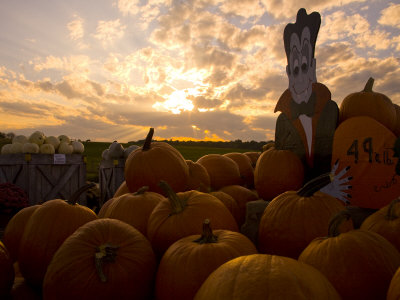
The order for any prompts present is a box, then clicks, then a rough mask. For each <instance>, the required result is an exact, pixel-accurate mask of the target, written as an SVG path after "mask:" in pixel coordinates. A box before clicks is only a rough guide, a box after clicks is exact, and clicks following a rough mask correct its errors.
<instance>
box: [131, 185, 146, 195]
mask: <svg viewBox="0 0 400 300" xmlns="http://www.w3.org/2000/svg"><path fill="white" fill-rule="evenodd" d="M148 190H149V187H148V186H147V185H145V186H142V187H141V188H140V189H138V190H137V191H136V192H134V193H133V194H134V195H143V194H144V193H146V192H147V191H148Z"/></svg>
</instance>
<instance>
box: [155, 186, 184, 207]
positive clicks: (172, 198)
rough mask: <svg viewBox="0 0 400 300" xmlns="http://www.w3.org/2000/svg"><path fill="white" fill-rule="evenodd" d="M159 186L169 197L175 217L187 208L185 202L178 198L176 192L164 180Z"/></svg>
mask: <svg viewBox="0 0 400 300" xmlns="http://www.w3.org/2000/svg"><path fill="white" fill-rule="evenodd" d="M158 185H159V186H160V187H161V188H162V190H163V191H164V193H165V194H166V195H167V197H168V199H169V202H170V203H171V209H172V212H171V214H172V215H174V214H179V213H180V212H182V211H183V210H184V209H185V207H186V202H185V200H184V199H181V198H180V197H178V195H177V194H176V193H175V192H174V190H173V189H172V188H171V187H170V186H169V184H168V183H167V182H165V181H164V180H161V181H160V182H159V184H158Z"/></svg>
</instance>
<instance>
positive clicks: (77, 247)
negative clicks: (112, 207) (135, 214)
mask: <svg viewBox="0 0 400 300" xmlns="http://www.w3.org/2000/svg"><path fill="white" fill-rule="evenodd" d="M155 270H156V260H155V256H154V252H153V250H152V249H151V246H150V243H149V242H148V240H147V239H146V238H145V237H144V236H143V235H142V234H141V233H140V232H139V231H137V230H136V229H134V228H133V227H132V226H130V225H128V224H126V223H124V222H122V221H119V220H115V219H98V220H94V221H91V222H88V223H86V224H85V225H83V226H82V227H80V228H78V229H77V230H76V231H75V232H74V233H73V234H72V235H71V236H69V237H68V238H67V239H66V240H65V242H64V243H63V244H62V245H61V247H60V248H59V249H58V250H57V252H56V253H55V254H54V257H53V259H52V261H51V263H50V265H49V267H48V270H47V273H46V276H45V278H44V282H43V299H45V300H46V299H60V300H61V299H150V295H151V290H152V281H153V279H154V276H155Z"/></svg>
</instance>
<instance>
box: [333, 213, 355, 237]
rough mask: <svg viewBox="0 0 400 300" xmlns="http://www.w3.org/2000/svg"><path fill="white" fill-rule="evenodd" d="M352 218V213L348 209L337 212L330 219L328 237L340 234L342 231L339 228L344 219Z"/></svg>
mask: <svg viewBox="0 0 400 300" xmlns="http://www.w3.org/2000/svg"><path fill="white" fill-rule="evenodd" d="M350 218H351V215H350V213H349V212H348V211H346V210H342V211H339V212H338V213H337V214H335V215H334V216H333V217H332V218H331V220H330V221H329V225H328V237H336V236H338V235H339V234H340V233H341V232H340V230H339V228H340V225H342V223H343V222H344V221H347V220H349V219H350Z"/></svg>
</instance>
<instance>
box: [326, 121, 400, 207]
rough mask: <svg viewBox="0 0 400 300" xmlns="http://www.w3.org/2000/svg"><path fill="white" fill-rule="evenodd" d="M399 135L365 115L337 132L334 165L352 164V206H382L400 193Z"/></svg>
mask: <svg viewBox="0 0 400 300" xmlns="http://www.w3.org/2000/svg"><path fill="white" fill-rule="evenodd" d="M395 141H396V136H395V135H394V134H393V133H392V132H391V131H390V130H389V129H388V128H386V127H385V126H384V125H382V124H381V123H379V122H378V121H376V120H374V119H372V118H370V117H366V116H362V117H353V118H350V119H348V120H346V121H344V122H343V123H341V124H340V125H339V127H338V128H337V129H336V131H335V136H334V139H333V149H332V166H333V164H334V163H335V162H336V161H337V160H339V170H341V169H342V168H345V167H347V166H350V170H349V171H348V172H347V173H346V175H345V176H352V177H353V179H352V180H351V182H350V184H351V185H352V189H351V190H350V193H349V194H351V196H352V198H351V199H349V200H350V203H351V205H355V206H359V207H365V208H375V209H377V208H381V207H382V206H385V205H387V204H389V203H390V202H391V201H392V200H393V199H395V198H397V197H398V196H399V195H400V177H399V176H398V175H397V174H396V172H395V166H396V163H397V160H398V158H397V157H394V156H393V155H394V143H395Z"/></svg>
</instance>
